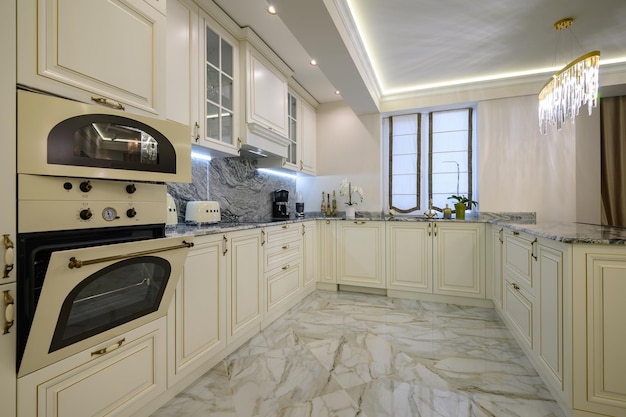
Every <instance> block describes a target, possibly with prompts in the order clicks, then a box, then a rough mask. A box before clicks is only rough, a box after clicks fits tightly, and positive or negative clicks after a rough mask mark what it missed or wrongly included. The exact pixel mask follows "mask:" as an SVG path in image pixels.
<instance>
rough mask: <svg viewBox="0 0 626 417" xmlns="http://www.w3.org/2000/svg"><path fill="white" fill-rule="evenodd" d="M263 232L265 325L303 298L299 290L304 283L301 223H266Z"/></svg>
mask: <svg viewBox="0 0 626 417" xmlns="http://www.w3.org/2000/svg"><path fill="white" fill-rule="evenodd" d="M264 233H265V245H264V246H265V249H264V259H265V262H264V274H265V302H264V306H265V314H264V323H263V327H265V326H267V325H268V324H269V323H271V322H272V321H273V320H275V319H276V318H278V317H279V316H280V315H281V314H283V313H284V312H286V311H287V310H288V309H289V308H291V307H292V306H293V305H295V304H296V303H297V302H298V301H300V297H298V294H299V293H301V289H302V288H303V287H304V283H303V262H302V261H303V259H302V255H303V240H302V225H300V224H297V223H290V224H283V225H280V226H273V227H267V228H265V230H264Z"/></svg>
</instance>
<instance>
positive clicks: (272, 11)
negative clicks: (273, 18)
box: [267, 4, 277, 14]
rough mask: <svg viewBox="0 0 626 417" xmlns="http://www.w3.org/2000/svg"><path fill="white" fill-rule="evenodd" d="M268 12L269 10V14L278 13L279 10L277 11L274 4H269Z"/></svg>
mask: <svg viewBox="0 0 626 417" xmlns="http://www.w3.org/2000/svg"><path fill="white" fill-rule="evenodd" d="M267 12H268V13H269V14H276V13H277V12H276V8H275V7H274V6H273V5H271V4H268V5H267Z"/></svg>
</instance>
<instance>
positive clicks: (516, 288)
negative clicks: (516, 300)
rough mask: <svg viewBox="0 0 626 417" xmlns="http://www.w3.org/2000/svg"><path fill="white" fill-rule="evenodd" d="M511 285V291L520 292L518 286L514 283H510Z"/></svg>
mask: <svg viewBox="0 0 626 417" xmlns="http://www.w3.org/2000/svg"><path fill="white" fill-rule="evenodd" d="M511 285H512V286H513V289H515V290H517V291H519V290H520V288H519V285H517V284H516V283H512V284H511Z"/></svg>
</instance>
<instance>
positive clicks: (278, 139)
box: [241, 122, 291, 159]
mask: <svg viewBox="0 0 626 417" xmlns="http://www.w3.org/2000/svg"><path fill="white" fill-rule="evenodd" d="M246 128H247V129H248V131H247V132H246V142H245V143H241V156H244V157H246V158H249V159H263V158H287V155H288V150H289V145H290V144H291V141H290V140H289V139H288V138H286V137H285V136H282V135H280V134H278V133H276V132H274V131H272V130H270V129H268V128H267V127H265V126H263V125H261V124H259V123H254V122H252V123H246Z"/></svg>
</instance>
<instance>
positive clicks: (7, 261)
mask: <svg viewBox="0 0 626 417" xmlns="http://www.w3.org/2000/svg"><path fill="white" fill-rule="evenodd" d="M3 236H4V249H5V252H4V272H3V273H2V278H8V277H9V272H11V271H13V267H14V263H13V249H14V248H15V245H14V244H13V242H12V241H11V239H9V235H3Z"/></svg>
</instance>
